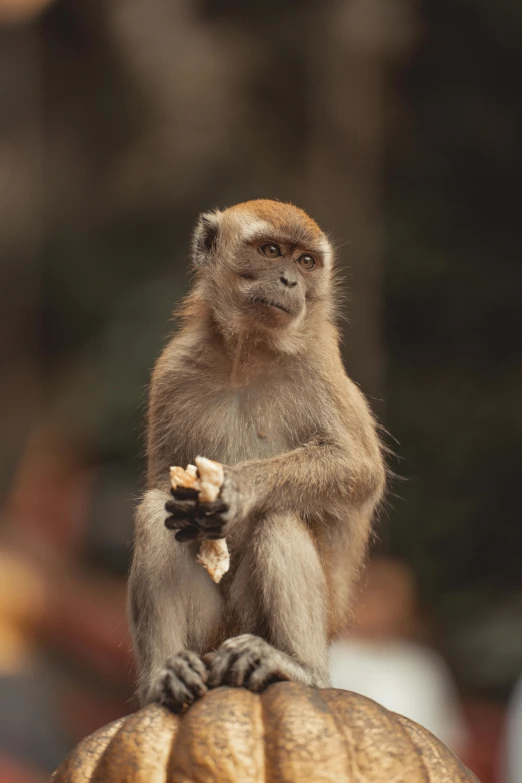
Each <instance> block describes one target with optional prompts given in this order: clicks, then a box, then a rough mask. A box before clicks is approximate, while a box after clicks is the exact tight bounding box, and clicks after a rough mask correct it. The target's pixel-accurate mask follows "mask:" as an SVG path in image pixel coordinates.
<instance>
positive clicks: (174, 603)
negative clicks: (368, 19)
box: [129, 490, 223, 711]
mask: <svg viewBox="0 0 522 783" xmlns="http://www.w3.org/2000/svg"><path fill="white" fill-rule="evenodd" d="M168 498H169V496H168V495H167V493H166V492H162V491H160V490H150V491H149V492H147V494H146V495H145V497H144V499H143V502H142V503H141V505H140V506H139V508H138V510H137V512H136V535H135V547H134V556H133V563H132V568H131V574H130V579H129V613H130V620H131V629H132V635H133V643H134V645H133V646H134V651H135V655H136V660H137V663H138V669H139V698H140V702H141V704H147V703H149V702H153V701H158V702H160V703H162V704H165V705H166V706H168V707H169V708H171V709H173V710H175V711H178V710H180V709H182V708H183V706H184V705H186V704H190V703H192V702H193V701H194V699H196V698H198V697H200V696H201V695H203V694H204V693H205V692H206V690H207V686H206V681H207V670H206V667H205V665H204V664H203V662H202V660H201V657H200V656H201V654H202V653H203V652H204V651H205V650H207V649H208V644H209V642H210V639H211V637H212V636H213V635H214V633H215V630H216V628H217V627H218V626H219V624H220V622H221V617H222V611H223V602H222V598H221V596H220V595H219V593H218V591H217V588H216V585H215V584H214V583H213V582H212V580H211V579H209V577H208V574H207V573H206V572H205V571H204V569H203V568H201V566H200V565H198V563H197V562H196V559H195V551H194V546H193V545H191V544H180V543H178V542H177V541H176V540H175V538H174V534H173V533H172V532H171V531H169V530H167V528H166V527H165V517H166V513H165V502H166V501H167V500H168Z"/></svg>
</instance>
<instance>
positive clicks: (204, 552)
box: [196, 538, 230, 584]
mask: <svg viewBox="0 0 522 783" xmlns="http://www.w3.org/2000/svg"><path fill="white" fill-rule="evenodd" d="M196 560H197V561H198V563H201V565H202V566H203V568H205V569H206V571H207V573H208V575H209V576H210V578H211V579H212V580H213V581H214V582H215V583H216V584H219V582H221V579H222V577H223V576H224V575H225V574H226V573H227V571H228V569H229V568H230V554H229V551H228V547H227V540H226V538H218V539H217V541H208V540H205V541H203V542H202V544H201V547H200V550H199V553H198V555H197V557H196Z"/></svg>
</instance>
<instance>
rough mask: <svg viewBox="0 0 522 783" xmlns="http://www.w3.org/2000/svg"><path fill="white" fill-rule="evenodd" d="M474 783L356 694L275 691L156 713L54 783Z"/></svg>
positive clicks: (238, 693) (93, 748)
mask: <svg viewBox="0 0 522 783" xmlns="http://www.w3.org/2000/svg"><path fill="white" fill-rule="evenodd" d="M211 781H212V782H213V781H219V783H232V782H233V783H268V781H270V783H298V782H299V783H305V781H310V782H312V781H313V783H472V782H473V781H474V782H475V783H477V779H476V778H475V776H474V775H472V773H471V772H469V771H468V770H467V769H466V767H464V765H463V764H461V763H460V761H458V759H457V758H456V757H455V756H454V755H453V754H452V753H451V752H450V751H449V750H448V749H447V748H446V747H445V745H443V744H442V743H441V742H439V740H437V739H436V738H435V737H434V736H433V735H432V734H430V733H429V732H428V731H426V730H425V729H422V728H421V727H420V726H418V725H417V724H416V723H413V722H412V721H409V720H407V719H406V718H403V717H401V716H399V715H396V714H395V713H392V712H389V711H388V710H386V709H384V707H381V706H380V705H378V704H376V703H375V702H373V701H371V700H370V699H367V698H365V697H363V696H359V695H357V694H355V693H349V692H347V691H341V690H335V689H333V688H331V689H325V690H316V689H313V688H308V687H306V686H304V685H298V684H296V683H287V682H284V683H277V684H275V685H272V686H271V687H269V688H268V689H267V690H266V691H265V692H264V693H262V694H260V695H256V694H253V693H250V692H249V691H247V690H245V689H243V688H216V689H215V690H212V691H210V692H209V693H208V694H207V695H206V696H205V697H204V698H203V699H201V700H199V701H197V702H196V703H195V704H194V705H193V706H192V707H191V708H190V709H189V710H187V712H186V713H185V714H184V715H181V716H177V715H174V714H172V713H170V712H168V711H167V710H166V709H164V708H163V707H160V706H158V705H149V706H148V707H145V708H144V709H142V710H140V711H139V712H136V713H135V714H133V715H130V716H128V717H126V718H122V719H120V720H118V721H115V722H114V723H111V724H110V725H108V726H106V727H105V728H103V729H100V730H99V731H98V732H96V733H95V734H92V735H91V736H90V737H88V738H87V739H85V740H84V741H83V742H81V743H80V744H79V745H78V747H77V748H76V750H74V751H73V753H72V754H71V755H70V756H69V758H68V759H67V760H66V761H65V762H64V763H63V764H62V765H61V766H60V768H59V769H58V770H57V771H56V772H55V773H54V776H53V779H52V783H211Z"/></svg>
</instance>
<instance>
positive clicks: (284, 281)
mask: <svg viewBox="0 0 522 783" xmlns="http://www.w3.org/2000/svg"><path fill="white" fill-rule="evenodd" d="M279 279H280V281H281V282H282V284H283V285H284V286H286V287H287V288H293V287H294V285H297V280H291V279H290V277H289V276H288V275H286V274H283V275H281V277H280V278H279Z"/></svg>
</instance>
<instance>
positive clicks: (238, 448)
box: [178, 387, 305, 465]
mask: <svg viewBox="0 0 522 783" xmlns="http://www.w3.org/2000/svg"><path fill="white" fill-rule="evenodd" d="M194 404H195V405H196V406H197V411H195V413H196V415H195V416H194V415H193V416H192V417H191V418H192V421H191V424H190V426H186V424H185V423H183V422H180V431H179V441H178V445H179V446H180V447H181V448H182V451H183V453H184V455H186V457H187V458H188V461H191V460H193V459H194V457H195V456H196V455H197V454H201V455H203V456H206V457H209V458H210V459H215V460H217V461H218V462H222V463H224V464H228V465H233V464H235V463H237V462H242V461H243V460H249V459H263V458H266V457H270V456H275V455H276V454H280V453H282V452H284V451H288V450H289V449H292V448H295V447H296V446H297V445H299V444H300V441H301V439H302V438H304V437H305V435H304V432H302V431H301V430H302V428H300V427H299V423H298V421H297V419H295V420H294V418H293V417H292V416H289V414H288V411H287V410H285V405H281V404H280V402H279V401H278V400H277V399H276V397H275V395H274V393H273V392H272V393H271V389H270V388H269V387H268V388H261V389H248V390H241V391H239V392H232V391H226V390H219V389H216V390H213V391H211V390H207V391H206V393H204V394H201V395H199V396H198V400H197V401H196V402H195V403H194Z"/></svg>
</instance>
